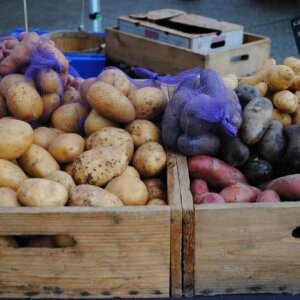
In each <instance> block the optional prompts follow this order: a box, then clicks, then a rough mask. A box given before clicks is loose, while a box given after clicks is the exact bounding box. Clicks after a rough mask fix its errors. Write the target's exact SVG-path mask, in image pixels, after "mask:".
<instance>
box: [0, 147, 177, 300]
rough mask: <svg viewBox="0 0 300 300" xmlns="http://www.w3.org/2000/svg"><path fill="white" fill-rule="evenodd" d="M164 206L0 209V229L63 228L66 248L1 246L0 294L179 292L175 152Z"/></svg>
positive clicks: (34, 231)
mask: <svg viewBox="0 0 300 300" xmlns="http://www.w3.org/2000/svg"><path fill="white" fill-rule="evenodd" d="M167 183H168V188H167V191H168V201H169V205H168V206H156V207H155V206H152V207H150V206H148V207H146V206H142V207H116V208H92V207H89V208H88V207H83V208H80V207H77V208H76V207H61V208H28V207H22V208H10V209H8V208H7V209H4V208H3V209H0V235H1V236H7V235H55V234H68V235H70V236H72V237H74V238H75V240H76V242H77V243H76V245H75V246H74V247H68V248H53V249H51V248H4V247H0V270H1V272H0V296H1V297H3V298H6V299H7V298H11V297H37V298H71V297H73V298H74V297H76V298H99V297H105V298H107V297H126V298H132V297H136V298H142V297H168V296H181V283H182V281H181V274H182V270H181V237H182V236H181V226H182V216H181V214H182V211H181V201H180V191H179V184H178V174H177V166H176V157H175V154H172V153H169V154H168V164H167Z"/></svg>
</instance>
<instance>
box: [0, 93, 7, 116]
mask: <svg viewBox="0 0 300 300" xmlns="http://www.w3.org/2000/svg"><path fill="white" fill-rule="evenodd" d="M7 115H8V110H7V106H6V102H5V100H4V98H3V96H1V94H0V118H3V117H6V116H7Z"/></svg>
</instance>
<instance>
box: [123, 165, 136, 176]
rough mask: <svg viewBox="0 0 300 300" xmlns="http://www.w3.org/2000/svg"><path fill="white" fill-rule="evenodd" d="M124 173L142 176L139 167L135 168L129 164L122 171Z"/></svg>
mask: <svg viewBox="0 0 300 300" xmlns="http://www.w3.org/2000/svg"><path fill="white" fill-rule="evenodd" d="M122 175H131V176H135V177H137V178H140V174H139V172H138V171H137V169H135V168H134V167H132V166H128V167H127V168H126V169H125V171H124V172H123V173H122Z"/></svg>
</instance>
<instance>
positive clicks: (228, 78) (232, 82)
mask: <svg viewBox="0 0 300 300" xmlns="http://www.w3.org/2000/svg"><path fill="white" fill-rule="evenodd" d="M222 79H223V82H224V84H225V86H226V87H227V88H228V89H230V90H234V89H235V88H236V87H237V86H238V79H237V77H236V75H234V74H227V75H225V76H223V77H222Z"/></svg>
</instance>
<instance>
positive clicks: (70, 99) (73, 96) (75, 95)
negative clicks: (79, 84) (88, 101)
mask: <svg viewBox="0 0 300 300" xmlns="http://www.w3.org/2000/svg"><path fill="white" fill-rule="evenodd" d="M80 99H81V98H80V93H79V91H77V90H76V89H69V90H66V91H65V93H64V104H69V103H78V102H79V101H80Z"/></svg>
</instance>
